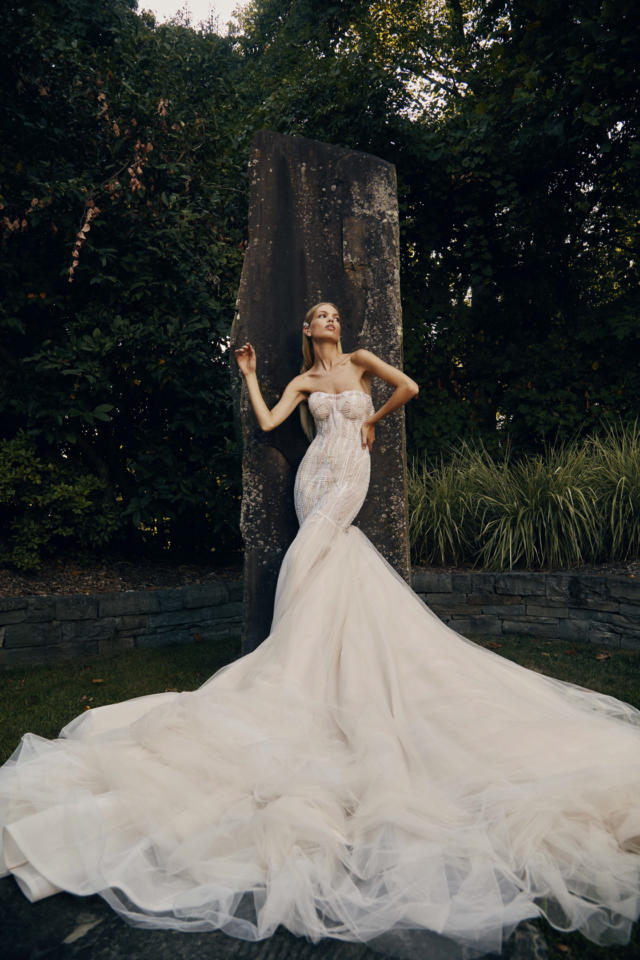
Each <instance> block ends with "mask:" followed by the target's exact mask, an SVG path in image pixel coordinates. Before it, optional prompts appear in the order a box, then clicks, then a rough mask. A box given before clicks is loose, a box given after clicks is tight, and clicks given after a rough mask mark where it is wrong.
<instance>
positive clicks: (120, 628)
mask: <svg viewBox="0 0 640 960" xmlns="http://www.w3.org/2000/svg"><path fill="white" fill-rule="evenodd" d="M147 616H148V615H147V614H144V613H142V614H135V613H126V614H124V616H122V617H116V618H115V620H116V631H117V632H118V633H119V634H123V635H125V634H132V635H133V634H136V633H142V632H143V631H144V630H146V629H147Z"/></svg>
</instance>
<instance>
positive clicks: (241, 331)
mask: <svg viewBox="0 0 640 960" xmlns="http://www.w3.org/2000/svg"><path fill="white" fill-rule="evenodd" d="M399 276H400V274H399V239H398V211H397V198H396V178H395V169H394V167H393V166H392V165H391V164H389V163H386V162H385V161H383V160H380V159H378V158H377V157H373V156H370V155H368V154H365V153H358V152H356V151H353V150H345V149H342V148H339V147H334V146H331V145H329V144H326V143H319V142H317V141H313V140H306V139H304V138H302V137H285V136H281V135H279V134H275V133H271V132H269V131H261V132H260V133H258V134H257V135H256V138H255V140H254V143H253V153H252V158H251V161H250V204H249V247H248V249H247V253H246V256H245V261H244V267H243V271H242V278H241V281H240V290H239V295H238V305H237V313H236V317H235V320H234V323H233V327H232V337H231V338H232V343H233V344H239V343H244V342H245V341H246V340H250V341H251V342H252V343H253V345H254V346H255V348H256V353H257V357H258V376H259V379H260V384H261V386H262V390H263V394H264V396H265V400H266V402H267V404H268V405H269V406H271V405H272V404H274V403H275V402H276V400H277V399H278V397H279V396H280V394H281V393H282V390H283V388H284V386H285V385H286V383H287V382H288V381H289V380H290V379H291V378H292V377H293V376H295V375H296V374H297V373H298V372H299V370H300V363H301V338H302V321H303V318H304V315H305V313H306V311H307V310H308V308H309V307H310V306H312V305H313V304H314V303H316V302H318V301H320V300H329V301H332V302H334V303H336V304H337V305H338V307H339V309H340V311H341V317H342V343H343V349H344V350H345V351H350V350H353V349H355V348H356V347H366V348H368V349H370V350H373V352H374V353H376V354H378V355H379V356H381V357H382V358H383V359H384V360H386V361H388V362H389V363H392V364H393V365H394V366H401V365H402V331H401V319H400V318H401V312H400V281H399ZM232 376H233V380H234V385H235V394H236V415H237V417H238V421H239V423H240V424H241V431H242V437H243V446H244V453H243V468H242V469H243V500H242V515H241V529H242V535H243V538H244V542H245V607H244V610H245V642H244V645H245V649H246V650H250V649H253V648H254V647H255V646H256V645H257V644H258V643H260V642H261V641H262V640H263V639H264V637H265V636H266V635H267V633H268V631H269V627H270V621H271V616H272V611H273V597H274V591H275V585H276V579H277V575H278V570H279V568H280V564H281V562H282V558H283V555H284V552H285V550H286V548H287V546H288V545H289V543H290V542H291V540H292V539H293V537H294V536H295V533H296V530H297V522H296V518H295V514H294V510H293V503H292V488H293V479H294V476H295V472H296V469H297V466H298V463H299V462H300V459H301V457H302V456H303V454H304V451H305V449H306V445H307V444H306V439H305V437H304V435H303V433H302V430H301V428H300V425H299V422H298V420H297V418H296V417H290V418H289V420H288V421H287V422H286V423H284V424H283V425H282V426H281V427H279V428H278V429H277V430H275V431H273V432H272V433H269V434H262V433H261V431H260V430H259V429H258V427H257V425H256V422H255V419H254V416H253V412H252V410H251V409H250V406H249V402H248V397H247V394H246V390H244V389H242V391H241V389H240V387H241V384H240V380H241V378H240V376H239V373H238V371H237V370H236V369H235V365H232ZM390 392H391V391H390V388H389V387H387V385H386V384H381V383H379V382H377V381H376V382H374V390H373V399H374V403H375V405H376V407H378V406H380V404H381V403H383V402H384V401H385V400H386V398H387V396H388V395H389V393H390ZM372 461H373V462H372V467H373V469H372V482H371V487H370V490H369V496H368V497H367V501H366V503H365V505H364V507H363V509H362V511H361V512H360V515H359V518H358V521H357V522H358V524H359V525H360V526H361V527H362V529H363V530H364V532H365V533H366V534H367V536H369V537H370V538H371V539H372V540H373V542H374V543H375V545H376V546H377V547H378V549H379V550H380V551H381V552H382V554H383V555H384V556H385V557H386V558H387V560H389V561H390V563H391V564H392V565H393V566H394V567H395V568H396V570H398V572H399V573H400V574H401V575H402V576H403V577H404V578H405V579H408V578H409V549H408V537H407V505H406V499H407V492H406V476H405V474H406V469H405V468H406V460H405V444H404V414H403V411H396V412H395V413H393V414H392V415H391V416H389V417H386V418H385V419H384V420H383V421H382V422H381V423H380V424H379V425H376V443H375V446H374V448H373V455H372Z"/></svg>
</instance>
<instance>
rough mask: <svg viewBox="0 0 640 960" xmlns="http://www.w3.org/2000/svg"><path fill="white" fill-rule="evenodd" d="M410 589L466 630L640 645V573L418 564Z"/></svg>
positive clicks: (452, 624) (468, 633) (454, 625)
mask: <svg viewBox="0 0 640 960" xmlns="http://www.w3.org/2000/svg"><path fill="white" fill-rule="evenodd" d="M413 589H414V590H415V591H416V592H417V593H418V594H419V595H420V596H421V597H422V599H423V600H424V601H425V603H427V604H428V605H429V606H430V607H431V608H432V610H433V611H434V613H437V614H438V616H439V617H441V618H442V619H443V620H444V621H445V622H446V623H447V624H448V625H449V626H450V627H452V628H453V629H454V630H457V631H458V633H462V634H464V635H465V636H477V635H480V634H485V635H490V634H493V635H499V634H525V635H527V636H531V637H550V638H557V639H561V640H568V641H575V642H588V643H597V644H608V645H610V646H617V647H619V646H622V647H630V648H634V649H640V578H639V579H637V580H636V579H634V578H633V577H631V576H605V575H600V574H589V573H579V572H575V573H528V572H512V573H486V572H482V573H480V572H479V573H475V572H473V571H470V572H464V573H432V572H428V571H425V570H416V571H414V574H413Z"/></svg>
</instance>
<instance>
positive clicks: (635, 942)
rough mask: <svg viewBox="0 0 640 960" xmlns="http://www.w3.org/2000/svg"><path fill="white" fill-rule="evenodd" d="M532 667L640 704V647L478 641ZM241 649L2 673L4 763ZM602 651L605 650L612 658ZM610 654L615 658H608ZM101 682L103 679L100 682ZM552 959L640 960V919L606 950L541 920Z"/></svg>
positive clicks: (142, 653)
mask: <svg viewBox="0 0 640 960" xmlns="http://www.w3.org/2000/svg"><path fill="white" fill-rule="evenodd" d="M477 642H478V643H480V644H482V645H483V646H487V647H489V648H490V649H492V650H494V651H495V652H496V653H499V654H500V655H501V656H504V657H508V658H509V659H510V660H514V661H516V662H517V663H520V664H522V666H525V667H528V668H529V669H531V670H537V671H540V672H542V673H547V674H549V675H551V676H553V677H557V678H558V679H560V680H568V681H571V682H572V683H578V684H580V685H581V686H585V687H590V688H591V689H593V690H599V691H601V692H603V693H608V694H611V695H612V696H614V697H618V698H620V699H622V700H626V701H627V702H628V703H632V704H634V706H637V707H640V651H638V650H621V649H613V648H604V647H603V648H600V647H597V646H592V645H588V644H569V643H567V642H566V641H558V640H537V639H533V638H529V637H498V638H495V639H492V638H482V639H481V640H478V641H477ZM237 654H238V647H237V644H236V643H235V642H234V641H231V640H228V641H225V642H220V641H218V642H217V643H215V644H214V643H206V642H203V643H194V644H189V645H180V646H170V647H158V648H153V649H147V650H132V651H130V652H128V653H123V654H119V655H118V656H117V657H114V658H112V659H104V658H102V659H95V660H87V661H71V662H70V663H65V664H60V665H57V666H53V667H36V668H33V667H32V668H29V669H28V670H12V671H7V672H6V673H4V674H0V760H2V761H3V760H5V759H6V758H7V757H8V756H9V754H11V753H12V752H13V750H14V749H15V747H16V746H17V743H18V741H19V738H20V736H21V734H22V733H24V732H25V731H27V730H29V731H31V732H33V733H37V734H40V735H41V736H43V737H54V736H56V734H57V732H58V731H59V730H60V728H61V727H63V726H64V724H65V723H67V722H68V721H69V720H71V719H72V717H74V716H76V715H77V714H78V713H80V712H81V711H82V710H83V709H85V708H86V707H97V706H101V705H102V704H106V703H113V702H114V701H117V700H125V699H128V698H129V697H138V696H142V695H144V694H147V693H157V692H161V691H164V690H167V689H177V690H190V689H193V688H194V687H197V686H199V685H200V684H201V683H203V682H204V681H205V680H206V679H207V677H209V676H210V675H211V674H212V673H213V672H214V671H215V670H217V669H218V668H219V667H221V666H223V665H224V664H225V663H227V662H228V661H229V660H231V659H232V658H234V657H235V656H236V655H237ZM601 654H605V656H604V657H602V656H601ZM607 655H608V656H607ZM95 681H100V682H95ZM536 923H537V925H539V928H540V930H541V932H542V935H543V936H544V937H545V939H546V941H547V946H548V948H549V956H550V958H551V960H638V957H640V924H636V925H635V927H634V931H633V936H632V939H631V942H630V943H629V944H628V945H627V946H625V947H616V948H604V947H598V946H596V945H595V944H592V943H591V942H590V941H588V940H585V939H584V937H583V936H582V935H581V934H569V935H566V936H564V935H562V934H559V933H558V932H557V931H555V930H553V929H552V928H551V927H549V926H548V925H547V924H546V923H545V922H543V921H536Z"/></svg>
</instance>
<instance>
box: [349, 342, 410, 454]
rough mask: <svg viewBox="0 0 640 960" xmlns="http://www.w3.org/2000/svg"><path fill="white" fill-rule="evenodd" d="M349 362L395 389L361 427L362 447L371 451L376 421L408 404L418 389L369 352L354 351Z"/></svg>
mask: <svg viewBox="0 0 640 960" xmlns="http://www.w3.org/2000/svg"><path fill="white" fill-rule="evenodd" d="M351 362H352V363H355V365H356V366H358V367H363V368H364V369H365V370H366V371H367V372H368V373H371V374H373V375H374V376H376V377H380V379H381V380H384V381H385V382H386V383H390V384H391V385H392V386H393V387H395V390H394V391H393V393H392V394H391V396H390V397H389V399H388V400H387V402H386V403H383V404H382V406H381V407H380V408H379V409H378V410H376V412H375V413H373V414H372V415H371V416H370V417H369V419H368V420H366V421H365V423H363V425H362V446H363V447H368V448H369V450H371V447H372V445H373V441H374V440H375V436H376V432H375V424H376V423H377V422H378V420H382V418H383V417H386V415H387V414H388V413H391V412H392V410H397V409H398V407H402V406H404V404H405V403H408V402H409V400H411V398H412V397H416V396H417V395H418V392H419V389H420V388H419V387H418V384H417V383H416V382H415V380H412V379H411V377H408V376H407V375H406V373H403V372H402V370H397V369H396V368H395V367H392V366H391V364H390V363H385V362H384V360H381V359H380V357H376V355H375V353H371V351H370V350H356V351H355V352H354V353H352V354H351Z"/></svg>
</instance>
